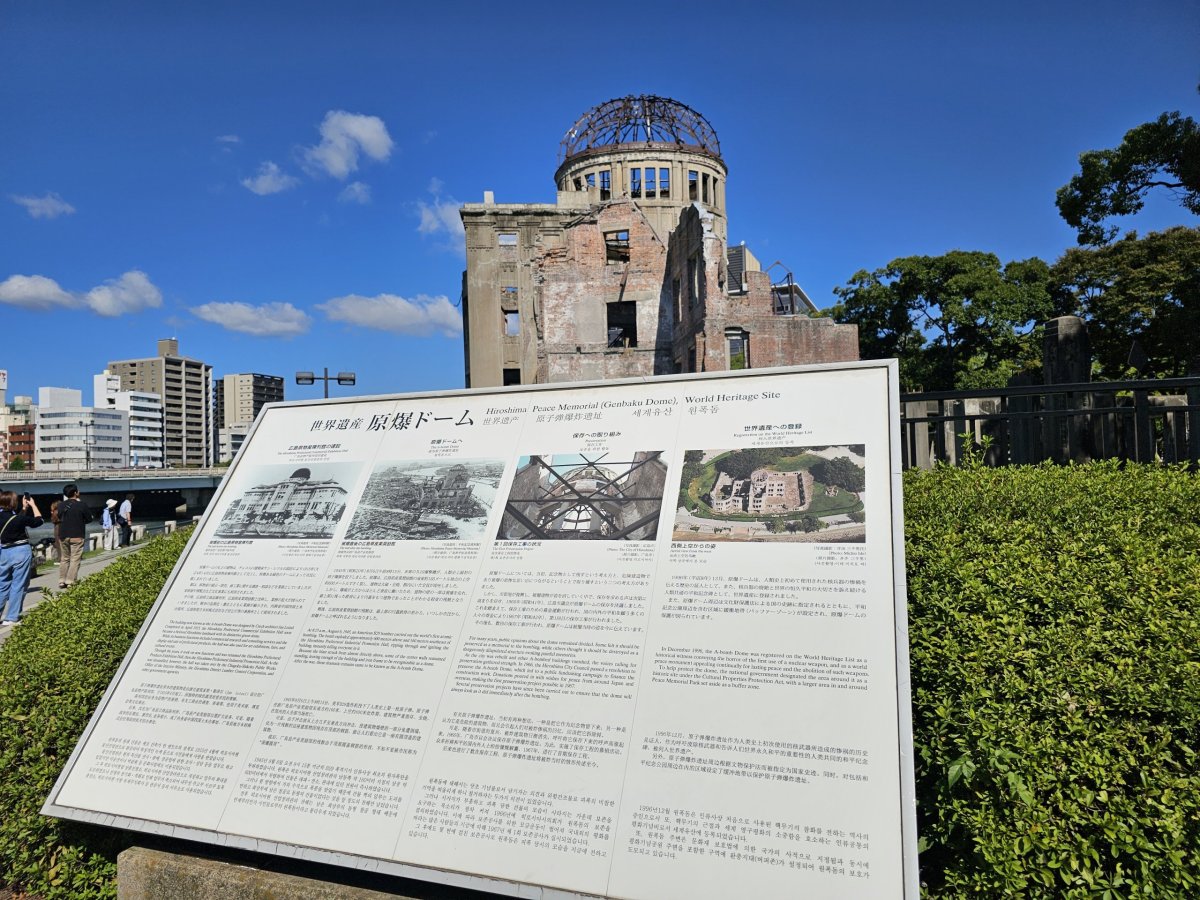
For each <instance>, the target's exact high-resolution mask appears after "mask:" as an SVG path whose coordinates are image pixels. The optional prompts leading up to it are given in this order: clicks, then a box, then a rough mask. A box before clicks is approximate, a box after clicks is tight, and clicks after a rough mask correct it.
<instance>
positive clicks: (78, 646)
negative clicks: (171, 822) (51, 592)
mask: <svg viewBox="0 0 1200 900" xmlns="http://www.w3.org/2000/svg"><path fill="white" fill-rule="evenodd" d="M190 532H191V529H187V530H186V531H183V532H177V533H176V534H173V535H170V536H167V537H162V538H156V539H154V540H153V541H151V542H150V543H149V544H148V545H147V546H146V547H144V548H142V549H141V550H139V551H138V552H137V553H133V554H130V555H128V556H125V557H122V558H121V559H118V560H117V561H116V562H114V563H113V564H112V565H110V566H108V568H106V569H104V571H102V572H99V573H97V574H96V575H92V576H91V577H89V578H85V579H84V580H83V581H81V582H79V583H78V584H77V585H76V586H75V587H73V588H71V589H70V590H68V591H64V592H63V593H61V594H60V595H58V596H57V597H54V598H53V599H51V600H48V601H47V602H44V603H42V604H41V605H39V606H38V608H37V609H35V610H33V611H32V612H31V613H29V615H28V616H26V617H25V619H24V621H23V622H22V623H21V625H19V626H18V627H17V628H16V630H15V631H13V633H12V634H11V635H10V636H9V638H8V640H7V641H6V642H5V644H4V647H3V648H2V652H0V771H3V772H4V778H3V779H0V881H2V882H5V883H11V884H17V885H20V886H21V887H23V888H24V889H25V890H27V891H32V892H35V893H37V894H40V895H41V896H43V897H44V898H46V900H86V898H99V897H115V896H116V882H115V875H116V856H117V854H118V853H119V852H120V851H121V850H123V849H125V847H127V846H130V845H131V844H132V842H133V836H132V835H130V834H128V833H126V832H121V831H117V830H115V829H111V828H99V827H93V826H89V825H81V824H76V823H72V822H68V821H65V820H58V819H52V818H48V817H46V816H42V815H39V814H38V810H39V809H41V806H42V803H43V802H44V801H45V799H46V797H47V795H48V794H49V793H50V789H51V788H52V787H53V786H54V780H55V779H56V778H57V777H58V774H59V772H60V771H61V770H62V767H63V766H64V765H65V764H66V761H67V759H68V758H69V757H70V755H71V751H72V750H73V749H75V743H76V741H77V740H78V739H79V736H80V735H81V734H82V733H83V729H84V728H85V727H86V725H87V723H88V720H89V719H90V718H91V715H92V711H93V710H94V709H95V708H96V706H97V705H98V704H99V702H100V698H101V696H103V694H104V690H105V688H107V687H108V683H109V681H111V680H112V676H113V674H114V673H115V672H116V670H117V666H119V665H120V663H121V660H122V659H123V658H124V656H125V653H126V651H127V650H128V649H129V645H130V644H131V643H132V642H133V638H134V636H135V635H136V634H137V632H138V629H139V628H140V627H141V625H142V621H143V620H144V619H145V618H146V613H147V612H149V610H150V606H151V605H152V604H153V603H154V600H155V598H156V597H157V596H158V592H159V591H160V590H161V589H162V586H163V584H165V583H166V580H167V576H168V575H170V573H171V569H172V568H173V567H174V565H175V561H176V560H177V559H178V558H179V554H180V553H181V552H182V550H183V547H184V544H185V543H187V539H188V536H189V534H190Z"/></svg>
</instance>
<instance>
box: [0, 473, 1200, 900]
mask: <svg viewBox="0 0 1200 900" xmlns="http://www.w3.org/2000/svg"><path fill="white" fill-rule="evenodd" d="M905 503H906V510H905V513H906V539H907V541H906V543H907V555H908V579H909V602H910V615H909V619H910V621H909V630H910V646H911V654H912V686H913V717H914V730H915V744H916V766H917V802H918V816H919V828H920V833H921V878H922V881H923V882H924V883H925V885H926V888H925V891H924V893H925V895H926V896H928V897H930V898H966V897H973V898H983V897H986V898H991V897H1072V898H1074V897H1079V898H1083V897H1089V898H1133V897H1155V898H1180V900H1185V898H1186V900H1192V898H1195V897H1198V896H1200V885H1198V884H1197V879H1198V877H1200V774H1198V773H1200V765H1198V762H1200V761H1198V760H1197V758H1196V747H1195V746H1193V745H1194V744H1195V742H1196V741H1197V740H1198V739H1200V479H1198V478H1197V477H1195V476H1193V475H1190V474H1188V473H1187V472H1186V471H1184V470H1183V469H1179V468H1174V469H1172V468H1155V467H1143V466H1133V465H1130V466H1125V467H1121V466H1118V465H1116V464H1098V465H1092V466H1085V467H1067V468H1056V467H1051V466H1045V467H1037V468H1020V469H1017V468H1013V469H984V468H980V467H973V468H969V469H938V470H935V471H933V472H909V473H907V474H906V475H905ZM185 541H186V535H174V536H171V537H168V538H165V539H159V540H157V541H155V542H154V543H152V544H151V545H150V546H149V547H147V548H146V549H144V550H142V551H140V552H139V553H137V554H134V555H133V556H130V557H127V558H125V559H122V560H120V561H118V562H117V563H114V564H113V565H112V566H110V567H109V568H108V569H106V570H105V571H104V572H102V573H101V574H99V575H94V576H92V577H91V578H89V579H87V580H86V581H84V582H82V583H81V584H80V585H79V586H77V587H76V588H73V589H72V590H71V591H69V592H67V593H66V594H64V595H62V596H61V597H59V598H57V599H55V600H53V601H52V602H49V603H46V604H43V605H42V606H41V607H39V608H38V609H37V610H35V611H34V612H33V613H32V614H31V615H30V616H29V617H28V620H27V622H26V624H23V625H21V626H20V627H19V628H18V629H17V630H16V632H14V634H13V635H12V636H11V637H10V639H9V641H8V643H7V644H6V645H5V646H4V648H3V652H0V765H3V766H4V772H5V778H4V779H3V781H2V782H0V877H2V878H3V879H6V880H8V881H11V882H15V883H18V884H20V885H22V886H23V887H24V888H25V889H27V890H31V891H35V892H37V893H39V894H41V895H43V896H44V897H45V898H46V900H60V898H61V900H65V898H99V897H113V896H114V895H115V887H114V884H113V874H114V872H115V859H116V854H117V853H118V852H119V851H120V850H121V849H123V848H124V847H126V846H128V845H129V844H131V843H132V842H133V841H134V840H135V837H134V836H132V835H129V834H126V833H122V832H119V831H114V830H111V829H102V828H92V827H86V826H80V825H74V824H72V823H69V822H64V821H55V820H52V819H46V818H43V817H41V816H39V815H38V814H37V811H38V809H39V808H40V807H41V804H42V801H43V800H44V798H45V797H46V795H47V794H48V793H49V791H50V788H51V786H52V785H53V782H54V779H55V777H56V776H57V775H58V772H59V770H60V769H61V767H62V766H63V764H64V763H65V762H66V760H67V757H68V756H69V755H70V752H71V750H72V748H73V747H74V745H75V742H76V740H77V739H78V736H79V734H80V733H81V732H82V731H83V728H84V726H85V725H86V723H87V720H88V717H89V716H90V714H91V711H92V710H93V709H94V708H95V706H96V704H97V703H98V701H99V699H100V696H101V695H102V694H103V692H104V689H105V687H106V686H107V684H108V682H109V680H110V679H111V677H112V674H113V672H114V671H115V670H116V668H117V665H118V664H119V663H120V661H121V658H122V657H123V656H124V654H125V652H126V650H127V648H128V646H129V643H130V641H131V640H132V639H133V636H134V635H135V634H136V632H137V629H138V627H139V625H140V624H141V621H142V619H143V618H144V617H145V614H146V612H147V610H148V609H149V607H150V604H151V603H152V602H153V600H154V598H155V597H156V596H157V594H158V591H159V590H160V589H161V587H162V584H163V582H164V581H165V580H166V578H167V576H168V574H169V573H170V570H171V568H172V566H173V565H174V563H175V560H176V558H177V557H178V555H179V553H180V552H181V550H182V549H183V545H184V543H185Z"/></svg>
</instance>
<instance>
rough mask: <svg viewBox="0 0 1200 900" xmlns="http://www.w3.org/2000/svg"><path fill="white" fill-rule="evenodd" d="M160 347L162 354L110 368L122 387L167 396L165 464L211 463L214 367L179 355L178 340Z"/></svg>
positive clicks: (115, 363) (164, 403)
mask: <svg viewBox="0 0 1200 900" xmlns="http://www.w3.org/2000/svg"><path fill="white" fill-rule="evenodd" d="M157 350H158V355H157V356H152V357H146V358H144V359H124V360H115V361H113V362H110V363H109V364H108V371H109V372H110V373H112V374H114V375H117V376H118V377H119V378H120V379H121V390H122V391H130V392H137V393H141V394H158V395H159V396H160V397H161V398H162V406H163V462H164V464H165V465H166V466H168V467H175V466H207V465H210V464H211V463H212V461H213V441H212V410H211V407H210V405H209V404H210V402H211V397H212V366H210V365H208V364H207V363H205V362H201V361H200V360H198V359H190V358H189V357H186V356H180V355H179V341H178V340H176V339H175V338H167V339H165V340H161V341H159V342H158V347H157Z"/></svg>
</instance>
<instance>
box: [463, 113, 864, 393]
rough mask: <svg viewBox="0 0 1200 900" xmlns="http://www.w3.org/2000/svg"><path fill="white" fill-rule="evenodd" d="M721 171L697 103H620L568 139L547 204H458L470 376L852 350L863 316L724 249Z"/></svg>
mask: <svg viewBox="0 0 1200 900" xmlns="http://www.w3.org/2000/svg"><path fill="white" fill-rule="evenodd" d="M727 173H728V169H727V167H726V165H725V161H724V160H723V159H722V158H721V148H720V145H719V143H718V141H717V135H716V132H715V131H713V129H712V126H711V125H709V123H708V122H707V120H705V118H704V117H703V116H701V115H700V114H699V113H697V112H696V111H695V110H692V109H690V108H689V107H687V106H684V105H683V104H682V103H679V102H677V101H675V100H669V99H666V98H663V97H651V96H638V97H623V98H620V99H617V100H610V101H608V102H607V103H602V104H600V105H599V106H597V107H595V108H593V109H591V110H589V111H588V112H587V113H585V114H584V116H583V117H582V118H581V119H580V120H579V121H578V122H576V123H575V124H574V125H573V126H572V127H571V129H570V130H569V131H567V133H566V135H565V136H564V137H563V140H562V147H561V151H560V163H559V166H558V171H557V172H556V173H555V176H554V180H555V183H556V185H557V188H558V191H557V199H556V201H555V202H554V203H496V202H495V200H494V198H493V194H492V192H491V191H485V192H484V201H483V203H468V204H465V205H464V206H463V207H462V210H461V216H462V221H463V225H464V227H465V229H466V246H467V269H466V271H465V272H464V273H463V288H462V308H463V339H464V349H465V357H466V375H467V378H466V381H467V386H468V387H488V386H494V385H509V384H535V383H545V382H561V381H589V380H596V379H604V378H623V377H628V376H635V375H661V374H668V373H676V372H706V371H707V372H711V371H719V370H724V369H747V368H751V367H753V368H765V367H769V366H781V365H797V364H802V363H817V362H836V361H841V360H848V359H858V330H857V327H856V326H854V325H839V324H836V323H834V322H833V321H832V320H831V319H823V318H812V317H811V315H812V313H814V312H815V311H816V309H815V307H814V306H813V305H812V303H811V301H810V300H809V299H808V297H807V296H806V295H805V294H804V292H803V290H801V289H800V287H799V286H798V285H797V284H795V283H794V282H793V280H792V278H791V275H790V274H788V273H786V272H779V273H777V274H778V276H779V278H778V280H777V281H776V282H775V283H772V276H771V275H770V274H769V273H768V272H767V271H762V269H761V266H760V265H759V262H758V260H756V259H755V258H754V256H753V254H751V253H750V251H749V250H748V249H747V248H746V247H745V246H735V247H729V246H728V244H727V237H726V235H727V227H726V218H725V197H726V177H727ZM769 269H770V270H771V271H774V270H775V269H776V267H775V266H771V267H769Z"/></svg>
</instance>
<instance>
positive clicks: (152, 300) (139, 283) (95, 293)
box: [83, 269, 162, 317]
mask: <svg viewBox="0 0 1200 900" xmlns="http://www.w3.org/2000/svg"><path fill="white" fill-rule="evenodd" d="M83 302H84V303H86V304H87V305H88V307H90V308H91V310H92V312H94V313H97V314H99V315H101V316H107V317H112V316H121V315H124V314H125V313H132V312H139V311H140V310H143V309H151V308H153V307H157V306H162V291H160V290H159V289H158V288H156V287H155V286H154V285H153V284H152V283H151V281H150V279H149V278H147V277H146V273H145V272H139V271H137V270H136V269H135V270H133V271H130V272H126V273H125V274H124V275H122V276H121V277H120V278H116V279H113V280H111V281H106V282H105V283H104V284H102V285H100V287H94V288H92V289H91V290H90V291H88V292H87V293H86V294H85V295H84V297H83Z"/></svg>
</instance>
